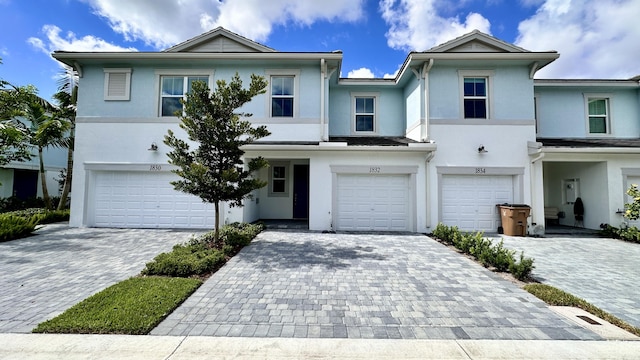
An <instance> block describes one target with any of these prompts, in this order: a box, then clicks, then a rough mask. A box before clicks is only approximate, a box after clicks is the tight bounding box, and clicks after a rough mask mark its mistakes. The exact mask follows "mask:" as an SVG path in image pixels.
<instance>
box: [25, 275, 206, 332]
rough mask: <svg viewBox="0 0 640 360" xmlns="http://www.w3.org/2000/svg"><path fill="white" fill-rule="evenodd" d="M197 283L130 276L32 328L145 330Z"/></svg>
mask: <svg viewBox="0 0 640 360" xmlns="http://www.w3.org/2000/svg"><path fill="white" fill-rule="evenodd" d="M201 284H202V281H200V280H198V279H191V278H169V277H156V276H152V277H134V278H130V279H128V280H125V281H122V282H119V283H117V284H115V285H113V286H110V287H108V288H106V289H104V290H102V291H100V292H99V293H97V294H95V295H92V296H91V297H89V298H87V299H85V300H83V301H82V302H80V303H78V304H76V305H74V306H73V307H71V308H69V309H68V310H66V311H65V312H64V313H62V314H60V315H59V316H56V317H55V318H53V319H51V320H47V321H45V322H43V323H41V324H39V325H38V326H37V327H36V328H35V329H34V330H33V332H36V333H67V334H68V333H76V334H89V333H91V334H131V335H139V334H147V333H149V332H150V331H151V330H152V329H153V328H154V327H155V326H156V325H158V324H159V323H160V322H161V321H162V320H163V319H164V318H165V317H167V316H168V315H169V314H170V313H171V312H172V311H173V310H174V309H175V308H177V307H178V306H179V305H180V304H181V303H182V302H183V301H184V300H186V299H187V298H188V297H189V296H190V295H191V294H192V293H193V292H194V291H195V290H196V289H197V288H198V287H199V286H200V285H201Z"/></svg>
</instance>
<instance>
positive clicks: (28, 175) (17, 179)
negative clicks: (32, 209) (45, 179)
mask: <svg viewBox="0 0 640 360" xmlns="http://www.w3.org/2000/svg"><path fill="white" fill-rule="evenodd" d="M38 174H39V173H38V171H36V170H22V169H14V170H13V195H14V196H15V197H17V198H18V199H22V200H26V199H30V198H35V197H36V195H37V194H38Z"/></svg>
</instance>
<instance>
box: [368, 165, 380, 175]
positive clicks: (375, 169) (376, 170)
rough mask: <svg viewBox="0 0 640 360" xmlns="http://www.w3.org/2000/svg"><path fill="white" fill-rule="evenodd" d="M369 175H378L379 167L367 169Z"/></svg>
mask: <svg viewBox="0 0 640 360" xmlns="http://www.w3.org/2000/svg"><path fill="white" fill-rule="evenodd" d="M369 173H371V174H379V173H380V167H379V166H372V167H370V168H369Z"/></svg>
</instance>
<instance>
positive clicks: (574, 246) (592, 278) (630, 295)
mask: <svg viewBox="0 0 640 360" xmlns="http://www.w3.org/2000/svg"><path fill="white" fill-rule="evenodd" d="M502 239H503V240H504V243H505V246H506V247H507V248H510V249H514V250H517V251H524V253H525V254H526V255H527V256H530V257H533V258H534V259H535V266H536V268H535V269H534V270H533V276H534V277H536V278H537V279H538V280H540V281H541V282H543V283H545V284H549V285H552V286H555V287H557V288H560V289H562V290H565V291H567V292H569V293H571V294H573V295H576V296H578V297H581V298H583V299H585V300H587V301H588V302H590V303H592V304H593V305H596V306H597V307H599V308H601V309H603V310H605V311H607V312H609V313H611V314H613V315H615V316H617V317H619V318H621V319H622V320H625V321H626V322H628V323H629V324H632V325H634V326H636V327H640V286H639V285H638V281H639V280H640V244H633V243H629V242H624V241H622V240H615V239H606V238H598V237H578V236H560V237H548V238H522V237H510V236H504V237H502Z"/></svg>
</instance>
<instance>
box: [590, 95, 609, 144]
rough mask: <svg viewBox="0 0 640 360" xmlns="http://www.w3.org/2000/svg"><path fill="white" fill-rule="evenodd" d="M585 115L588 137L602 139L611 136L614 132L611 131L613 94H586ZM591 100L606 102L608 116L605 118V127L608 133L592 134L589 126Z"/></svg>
mask: <svg viewBox="0 0 640 360" xmlns="http://www.w3.org/2000/svg"><path fill="white" fill-rule="evenodd" d="M583 95H584V114H585V125H586V134H587V136H593V137H602V136H611V134H612V131H611V124H612V123H613V122H612V121H611V118H612V117H611V109H612V104H613V96H612V94H608V93H606V94H605V93H598V94H596V93H593V94H591V93H584V94H583ZM589 100H605V101H606V103H607V114H606V116H605V124H604V125H605V126H606V131H605V132H603V133H592V132H591V127H590V126H589V117H590V116H589Z"/></svg>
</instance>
